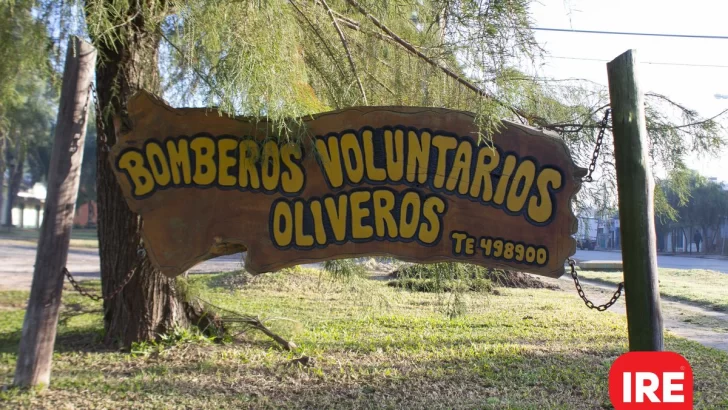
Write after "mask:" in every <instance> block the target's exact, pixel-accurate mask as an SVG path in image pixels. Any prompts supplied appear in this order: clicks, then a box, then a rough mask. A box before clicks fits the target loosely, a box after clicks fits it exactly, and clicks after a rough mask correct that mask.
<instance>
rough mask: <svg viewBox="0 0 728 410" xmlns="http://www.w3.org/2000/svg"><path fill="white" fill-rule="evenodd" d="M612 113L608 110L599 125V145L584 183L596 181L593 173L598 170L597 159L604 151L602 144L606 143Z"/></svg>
mask: <svg viewBox="0 0 728 410" xmlns="http://www.w3.org/2000/svg"><path fill="white" fill-rule="evenodd" d="M611 113H612V109H611V108H607V111H605V112H604V118H603V119H602V122H601V124H599V134H598V135H597V144H596V146H595V147H594V152H593V153H592V160H591V164H589V172H588V173H587V174H586V176H585V177H584V180H583V181H584V182H592V181H594V178H592V173H593V172H594V170H595V169H596V168H597V159H598V158H599V151H601V149H602V142H603V141H604V132H605V131H606V129H607V125H609V114H611Z"/></svg>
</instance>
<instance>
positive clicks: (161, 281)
mask: <svg viewBox="0 0 728 410" xmlns="http://www.w3.org/2000/svg"><path fill="white" fill-rule="evenodd" d="M136 4H137V6H138V5H139V3H136ZM134 7H136V6H132V10H129V14H130V15H136V16H137V17H135V18H133V19H131V20H130V21H128V22H127V21H125V22H124V23H126V24H123V25H120V28H118V29H116V33H114V34H113V35H112V37H113V38H115V39H117V40H113V42H111V41H112V40H109V37H108V36H107V37H104V38H103V39H96V41H95V42H96V44H97V48H98V49H99V52H100V53H101V55H102V56H103V57H104V63H103V64H100V65H98V67H97V69H96V84H97V90H98V101H99V105H100V107H99V109H98V110H97V112H98V113H99V114H98V115H100V117H98V118H97V122H96V124H97V129H98V133H97V135H98V137H97V141H98V143H97V167H98V169H97V180H96V185H97V200H98V208H97V212H98V214H97V217H98V219H97V221H98V235H99V255H100V258H101V281H102V288H103V294H104V296H106V297H108V296H109V295H110V294H111V293H112V292H113V291H114V290H115V289H117V287H118V286H119V285H120V284H122V283H123V281H124V279H125V278H126V276H127V274H128V272H129V271H130V269H132V268H133V267H134V266H136V265H137V263H138V260H139V258H140V256H139V255H138V250H139V249H140V248H141V247H142V238H141V228H142V224H143V221H142V220H141V218H140V217H139V215H137V214H135V213H133V212H132V211H131V210H130V209H129V207H128V206H127V204H126V201H125V200H124V197H123V195H122V192H121V188H120V187H119V185H118V183H117V181H116V178H115V177H114V174H113V172H112V169H111V165H110V162H109V153H108V152H107V151H106V150H105V149H104V148H105V144H108V146H109V147H111V146H113V144H115V143H116V141H117V139H118V137H119V135H120V134H122V133H124V132H125V131H126V130H128V129H129V128H130V127H131V126H132V124H130V123H129V119H128V118H127V116H126V102H127V101H128V100H129V98H130V97H131V96H132V95H133V94H134V93H135V92H136V91H138V90H140V89H146V90H148V91H151V92H156V91H158V90H159V74H158V72H157V62H158V46H159V41H160V36H159V35H158V34H157V30H149V29H148V27H145V24H144V20H143V19H144V18H145V17H147V18H148V13H149V10H147V11H144V12H143V13H138V12H137V10H134V9H133V8H134ZM142 16H145V17H142ZM102 113H104V114H106V113H108V115H104V114H102ZM104 137H105V138H106V141H104ZM141 257H142V258H143V261H142V263H141V267H140V268H139V269H138V270H137V271H136V273H135V274H134V276H133V277H132V279H131V280H130V281H129V283H128V284H127V285H126V286H125V287H124V288H123V290H122V291H121V292H119V293H118V295H116V296H115V297H114V298H112V299H111V300H108V301H105V302H104V326H105V329H106V335H105V342H106V343H107V344H118V345H120V346H121V347H128V346H130V345H131V344H132V343H133V342H137V341H144V340H151V339H155V338H156V337H157V336H159V335H160V334H163V333H166V332H168V331H170V330H171V329H173V328H174V327H177V326H186V325H188V324H189V323H188V320H187V318H186V315H185V310H184V304H183V302H182V301H181V300H180V299H179V297H178V292H177V290H176V288H175V280H174V279H170V278H167V277H166V276H164V275H162V274H161V273H160V272H159V271H157V270H156V269H154V267H153V266H152V264H151V263H150V262H149V259H148V258H147V257H146V256H141Z"/></svg>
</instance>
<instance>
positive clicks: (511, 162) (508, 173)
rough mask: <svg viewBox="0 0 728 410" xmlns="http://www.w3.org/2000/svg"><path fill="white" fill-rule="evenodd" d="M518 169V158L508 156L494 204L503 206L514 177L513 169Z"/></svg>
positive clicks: (499, 180)
mask: <svg viewBox="0 0 728 410" xmlns="http://www.w3.org/2000/svg"><path fill="white" fill-rule="evenodd" d="M515 167H516V157H515V156H513V155H508V156H507V157H506V162H505V164H503V171H502V172H501V175H500V179H498V187H497V188H496V189H495V195H494V196H493V202H495V203H496V204H498V205H501V204H503V201H504V200H505V198H506V188H508V181H510V179H511V177H512V176H513V168H515Z"/></svg>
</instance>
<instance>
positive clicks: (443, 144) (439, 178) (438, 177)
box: [432, 135, 458, 188]
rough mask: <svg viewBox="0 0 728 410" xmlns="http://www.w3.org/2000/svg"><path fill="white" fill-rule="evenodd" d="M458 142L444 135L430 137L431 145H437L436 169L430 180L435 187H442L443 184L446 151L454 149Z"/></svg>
mask: <svg viewBox="0 0 728 410" xmlns="http://www.w3.org/2000/svg"><path fill="white" fill-rule="evenodd" d="M457 145H458V142H457V141H456V140H455V138H453V137H446V136H444V135H435V136H434V137H433V138H432V146H433V147H437V171H436V172H435V178H434V179H433V181H432V185H433V186H434V187H435V188H442V186H443V185H444V184H445V169H446V166H447V151H449V150H451V149H455V147H457Z"/></svg>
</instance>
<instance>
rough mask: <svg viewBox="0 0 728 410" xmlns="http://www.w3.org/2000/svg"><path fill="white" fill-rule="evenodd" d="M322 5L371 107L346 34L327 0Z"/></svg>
mask: <svg viewBox="0 0 728 410" xmlns="http://www.w3.org/2000/svg"><path fill="white" fill-rule="evenodd" d="M321 4H323V5H324V7H325V8H326V12H327V13H328V14H329V17H331V22H332V23H333V24H334V27H335V28H336V32H337V33H339V38H340V39H341V44H342V45H343V46H344V50H345V51H346V57H347V58H348V59H349V65H351V72H352V73H353V74H354V78H355V79H356V84H357V85H358V86H359V91H360V92H361V97H362V99H363V100H364V105H369V103H368V102H367V94H366V92H365V91H364V86H363V85H362V83H361V79H360V78H359V74H357V72H356V64H355V63H354V57H352V56H351V50H349V43H348V42H347V41H346V36H345V35H344V32H343V31H341V27H339V23H338V22H337V21H336V16H334V12H333V11H331V8H330V7H329V5H328V4H327V3H326V0H321Z"/></svg>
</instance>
